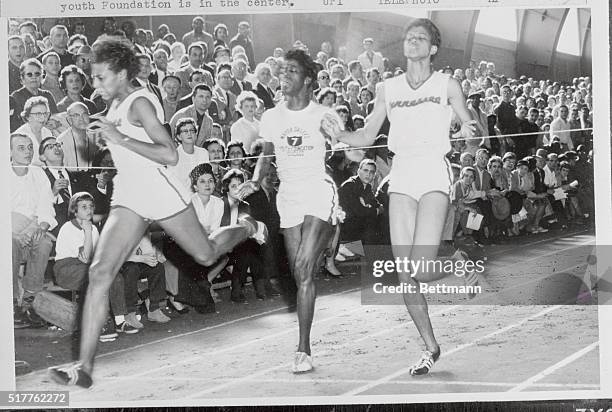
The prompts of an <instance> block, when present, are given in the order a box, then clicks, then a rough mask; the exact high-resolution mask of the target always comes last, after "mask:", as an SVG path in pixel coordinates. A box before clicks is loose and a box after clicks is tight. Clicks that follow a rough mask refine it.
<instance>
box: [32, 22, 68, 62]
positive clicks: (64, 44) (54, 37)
mask: <svg viewBox="0 0 612 412" xmlns="http://www.w3.org/2000/svg"><path fill="white" fill-rule="evenodd" d="M49 38H50V40H51V48H50V49H48V50H45V51H44V52H42V53H41V54H39V55H38V60H40V61H42V59H43V57H44V56H45V55H46V54H48V53H51V52H55V53H57V54H58V56H59V59H60V64H61V66H62V67H66V66H69V65H71V64H74V56H73V54H72V53H70V52H69V51H68V29H67V28H66V27H65V26H62V25H57V26H53V27H52V28H51V30H50V31H49Z"/></svg>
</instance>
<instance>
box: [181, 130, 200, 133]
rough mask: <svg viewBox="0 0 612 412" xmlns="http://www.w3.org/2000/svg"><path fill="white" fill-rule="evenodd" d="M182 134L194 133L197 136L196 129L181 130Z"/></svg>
mask: <svg viewBox="0 0 612 412" xmlns="http://www.w3.org/2000/svg"><path fill="white" fill-rule="evenodd" d="M181 133H193V134H196V133H197V130H196V129H183V130H181Z"/></svg>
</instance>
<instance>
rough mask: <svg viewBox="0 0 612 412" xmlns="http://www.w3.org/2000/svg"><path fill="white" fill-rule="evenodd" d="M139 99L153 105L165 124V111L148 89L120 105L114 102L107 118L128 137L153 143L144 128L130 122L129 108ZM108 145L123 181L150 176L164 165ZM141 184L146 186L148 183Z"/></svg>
mask: <svg viewBox="0 0 612 412" xmlns="http://www.w3.org/2000/svg"><path fill="white" fill-rule="evenodd" d="M138 97H144V98H145V99H147V100H148V101H149V102H150V103H151V104H152V105H153V107H154V108H155V113H156V116H157V119H158V120H159V121H160V123H163V122H164V109H163V108H162V106H161V105H160V104H159V100H157V97H155V95H154V94H153V93H151V92H150V91H149V90H147V89H146V88H142V89H139V90H136V91H134V92H132V93H131V94H130V95H128V96H127V97H126V98H125V100H123V101H122V102H120V103H118V102H117V100H114V101H113V102H112V103H111V107H110V109H109V110H108V114H107V115H106V118H107V119H108V120H110V121H113V122H118V126H117V130H119V131H120V132H121V133H123V134H125V135H126V136H129V137H131V138H132V139H136V140H139V141H141V142H146V143H153V141H152V140H151V138H150V137H149V135H148V134H147V132H146V131H145V129H144V128H143V127H139V126H134V125H133V124H131V123H130V121H129V120H128V112H129V108H130V106H131V105H132V102H133V101H134V100H135V99H137V98H138ZM107 144H108V147H109V149H110V151H111V155H112V157H113V162H115V167H116V168H117V171H118V173H120V174H121V175H122V176H121V178H122V179H125V178H126V177H128V176H134V177H136V176H137V175H142V174H150V173H153V172H154V171H155V169H156V168H159V167H162V165H160V164H159V163H157V162H154V161H153V160H150V159H147V158H146V157H144V156H141V155H139V154H137V153H134V152H133V151H131V150H129V149H127V148H125V147H123V146H121V145H117V144H113V143H111V142H107ZM140 183H141V184H145V183H146V182H140Z"/></svg>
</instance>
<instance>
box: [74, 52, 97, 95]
mask: <svg viewBox="0 0 612 412" xmlns="http://www.w3.org/2000/svg"><path fill="white" fill-rule="evenodd" d="M74 62H75V63H74V64H75V66H76V67H78V68H79V69H81V70H82V71H83V73H85V85H84V86H83V91H82V92H81V93H82V94H83V96H85V97H86V98H88V99H89V98H91V94H92V93H93V91H94V88H93V79H92V78H91V47H89V46H81V47H79V49H78V50H77V52H76V54H75V56H74Z"/></svg>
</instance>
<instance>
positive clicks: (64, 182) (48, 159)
mask: <svg viewBox="0 0 612 412" xmlns="http://www.w3.org/2000/svg"><path fill="white" fill-rule="evenodd" d="M38 156H39V158H40V161H41V162H42V163H43V165H44V166H43V168H42V169H43V171H44V172H45V174H46V175H47V178H48V179H49V182H50V183H51V186H50V187H51V192H52V193H53V209H54V210H55V220H56V221H57V226H56V228H55V229H56V230H55V232H52V234H53V235H54V236H57V234H58V233H59V228H61V227H62V225H63V224H64V223H66V222H67V221H68V204H69V203H70V197H71V196H72V194H73V193H76V191H74V189H73V187H72V184H71V180H73V182H72V183H75V181H74V177H73V176H71V175H70V174H69V173H68V171H67V170H66V168H65V167H64V150H63V149H62V144H61V143H59V142H58V141H57V140H56V139H55V137H47V138H46V139H44V140H43V141H42V142H41V143H40V146H39V148H38Z"/></svg>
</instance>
